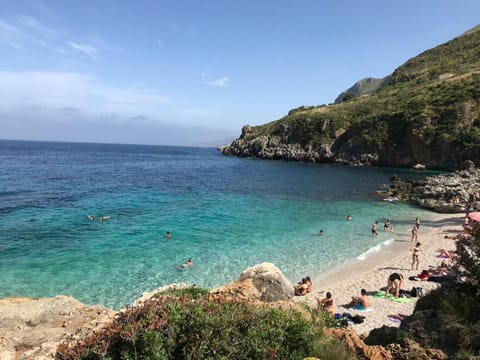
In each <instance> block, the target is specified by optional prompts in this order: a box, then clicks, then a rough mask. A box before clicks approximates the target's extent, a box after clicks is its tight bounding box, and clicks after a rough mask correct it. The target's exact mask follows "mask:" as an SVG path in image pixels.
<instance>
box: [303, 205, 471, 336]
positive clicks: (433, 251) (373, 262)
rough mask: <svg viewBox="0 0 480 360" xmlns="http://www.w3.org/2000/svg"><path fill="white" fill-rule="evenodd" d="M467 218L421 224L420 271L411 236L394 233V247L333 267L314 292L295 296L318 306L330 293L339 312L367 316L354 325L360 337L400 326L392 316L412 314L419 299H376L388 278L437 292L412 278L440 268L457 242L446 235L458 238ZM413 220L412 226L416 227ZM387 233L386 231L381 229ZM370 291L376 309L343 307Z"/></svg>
mask: <svg viewBox="0 0 480 360" xmlns="http://www.w3.org/2000/svg"><path fill="white" fill-rule="evenodd" d="M463 218H464V215H462V214H436V213H435V214H432V217H431V219H429V220H424V221H422V222H421V226H420V231H419V234H418V242H420V243H421V244H422V245H421V249H422V253H421V255H420V265H419V270H418V271H417V270H411V263H412V252H411V249H412V248H413V246H414V242H412V241H411V234H410V233H405V232H400V233H394V238H395V240H394V241H393V242H392V244H391V245H390V246H383V247H381V248H380V250H379V251H378V252H375V253H372V254H370V255H369V256H367V257H366V258H365V259H364V260H355V261H353V262H351V263H349V264H345V265H341V266H339V267H335V268H332V269H331V270H330V271H328V272H325V273H323V274H321V275H320V276H317V277H315V278H314V279H312V282H313V291H312V293H310V294H307V295H306V296H304V297H295V301H297V302H304V303H306V304H308V305H309V306H311V307H316V298H317V297H318V298H323V297H324V296H325V294H326V293H327V292H328V291H330V292H331V293H332V294H333V297H334V300H335V302H336V307H337V308H336V311H335V312H337V313H340V314H343V313H344V312H348V313H350V314H352V315H357V314H358V315H362V316H365V321H364V322H363V323H362V324H355V325H351V326H352V327H353V329H354V330H355V331H356V332H357V333H358V334H359V335H361V334H365V335H368V333H369V332H370V331H371V330H372V329H374V328H379V327H382V326H383V325H386V326H394V327H399V326H400V322H398V321H394V320H392V318H391V316H389V315H395V316H398V315H399V314H401V315H411V314H412V313H413V311H414V309H415V304H416V302H417V300H418V298H411V299H412V301H411V302H409V303H396V302H393V301H390V300H386V299H384V298H375V297H374V296H372V295H373V294H375V293H376V292H377V291H379V290H380V289H381V288H384V287H385V286H386V285H387V278H388V276H389V275H390V274H391V273H393V272H398V273H400V274H403V276H404V278H405V281H404V283H403V286H402V289H403V290H410V289H412V287H414V286H415V287H417V286H420V287H423V288H424V290H426V292H429V291H431V290H433V289H436V288H437V287H438V286H439V284H438V283H435V282H431V281H412V280H409V279H408V278H409V277H411V276H416V275H418V274H419V273H421V271H422V270H423V269H429V267H436V266H438V265H439V264H440V263H441V261H442V260H443V259H441V258H439V257H438V254H439V252H438V249H440V248H446V249H448V250H452V249H455V241H454V240H451V239H448V240H445V239H444V237H445V235H449V236H452V235H455V234H457V233H459V232H461V231H462V230H463V228H462V224H463ZM414 220H415V219H412V226H413V224H414ZM380 231H383V230H380ZM362 288H364V289H366V290H367V292H368V294H369V295H370V298H371V299H372V310H371V311H368V312H365V311H358V310H352V309H348V308H344V307H342V305H344V304H347V303H349V302H350V301H351V297H352V296H354V295H355V296H357V295H359V294H360V290H361V289H362Z"/></svg>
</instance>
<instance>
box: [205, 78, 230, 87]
mask: <svg viewBox="0 0 480 360" xmlns="http://www.w3.org/2000/svg"><path fill="white" fill-rule="evenodd" d="M228 80H229V79H228V77H226V76H224V77H222V78H220V79H217V80H213V81H209V82H207V84H208V85H212V86H218V87H227V86H228Z"/></svg>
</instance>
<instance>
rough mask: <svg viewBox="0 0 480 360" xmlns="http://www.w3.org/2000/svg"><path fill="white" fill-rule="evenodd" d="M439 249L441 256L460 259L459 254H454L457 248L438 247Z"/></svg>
mask: <svg viewBox="0 0 480 360" xmlns="http://www.w3.org/2000/svg"><path fill="white" fill-rule="evenodd" d="M438 251H439V252H440V255H438V257H439V258H445V259H455V260H456V259H458V255H456V254H454V253H455V250H447V249H438Z"/></svg>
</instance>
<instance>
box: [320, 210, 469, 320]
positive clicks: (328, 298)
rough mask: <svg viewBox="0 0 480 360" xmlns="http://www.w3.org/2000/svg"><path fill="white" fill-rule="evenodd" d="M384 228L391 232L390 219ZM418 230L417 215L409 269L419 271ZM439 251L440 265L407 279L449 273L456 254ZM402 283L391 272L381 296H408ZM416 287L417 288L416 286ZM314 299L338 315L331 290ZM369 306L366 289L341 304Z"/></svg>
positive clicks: (399, 276) (435, 278)
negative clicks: (450, 261) (450, 262)
mask: <svg viewBox="0 0 480 360" xmlns="http://www.w3.org/2000/svg"><path fill="white" fill-rule="evenodd" d="M350 220H351V218H350ZM464 226H465V228H467V229H468V227H469V226H470V223H468V224H467V222H465V225H464ZM384 230H385V231H386V232H393V227H392V224H391V221H390V219H387V220H386V221H385V225H384ZM419 230H420V219H419V218H418V217H417V218H416V219H415V223H414V225H413V228H412V231H411V233H412V237H411V241H412V242H413V243H414V246H413V247H412V248H411V250H410V251H411V253H412V263H411V270H417V271H419V269H420V257H421V255H422V254H424V252H423V250H422V247H421V243H420V242H419V241H418V236H419ZM466 231H467V230H466ZM372 235H373V236H376V235H378V221H375V223H374V224H373V225H372ZM445 239H456V237H455V236H453V237H450V236H448V235H445ZM439 251H440V255H439V256H438V257H439V258H443V259H442V262H441V264H440V265H438V266H436V267H433V266H430V267H429V269H428V270H423V271H422V272H421V273H420V274H419V275H418V276H410V277H409V280H416V281H437V282H440V281H441V280H440V278H441V277H443V276H445V275H447V274H450V273H451V266H450V265H449V263H448V260H451V259H455V258H456V255H454V254H452V250H447V249H439ZM424 255H425V254H424ZM404 284H405V278H404V275H403V274H401V273H400V272H393V273H391V274H390V275H389V276H388V277H387V286H386V288H382V290H385V292H384V293H381V294H382V295H381V296H382V297H383V294H384V296H385V298H390V297H393V298H399V297H404V296H405V294H407V297H408V296H409V291H405V290H403V289H402V287H403V286H404ZM416 289H418V287H417V288H416ZM411 292H412V295H411V296H416V295H414V294H413V289H412V291H411ZM377 296H378V294H377ZM316 301H317V307H318V309H321V310H323V311H326V312H329V313H332V314H334V315H335V316H338V315H339V314H338V313H336V311H337V309H336V304H335V300H334V296H333V294H332V292H331V291H328V292H326V294H325V297H323V298H318V297H317V298H316ZM371 306H372V300H371V298H370V296H369V293H368V292H367V290H366V289H361V291H360V294H359V295H354V296H352V298H351V301H350V302H349V303H347V304H345V305H343V307H345V308H348V309H350V310H360V311H361V310H366V309H369V308H370V307H371Z"/></svg>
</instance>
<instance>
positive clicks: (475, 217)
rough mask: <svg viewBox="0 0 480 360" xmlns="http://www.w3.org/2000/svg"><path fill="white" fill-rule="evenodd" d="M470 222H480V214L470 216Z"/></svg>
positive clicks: (475, 213)
mask: <svg viewBox="0 0 480 360" xmlns="http://www.w3.org/2000/svg"><path fill="white" fill-rule="evenodd" d="M468 217H469V218H470V220H472V221H476V222H480V212H473V213H471V214H470V215H468Z"/></svg>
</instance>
